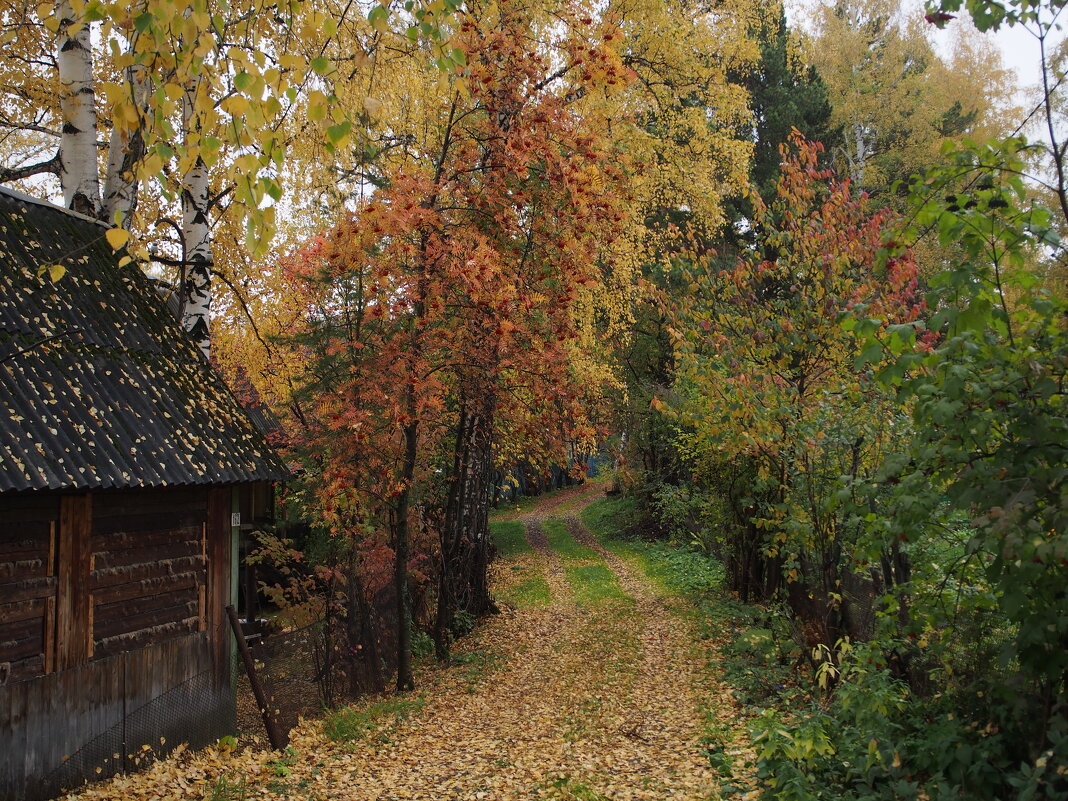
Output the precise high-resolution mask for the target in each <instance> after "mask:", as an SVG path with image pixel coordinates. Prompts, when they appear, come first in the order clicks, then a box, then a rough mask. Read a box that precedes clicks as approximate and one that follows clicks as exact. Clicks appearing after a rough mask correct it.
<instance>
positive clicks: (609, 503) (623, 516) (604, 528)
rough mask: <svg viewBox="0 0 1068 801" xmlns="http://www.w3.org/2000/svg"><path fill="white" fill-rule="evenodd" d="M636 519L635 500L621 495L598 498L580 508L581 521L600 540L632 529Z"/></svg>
mask: <svg viewBox="0 0 1068 801" xmlns="http://www.w3.org/2000/svg"><path fill="white" fill-rule="evenodd" d="M637 521H638V503H637V501H636V500H635V499H634V498H628V497H624V496H622V495H616V496H614V497H608V496H605V497H603V498H598V499H597V500H596V501H594V502H593V503H591V504H589V505H588V506H587V507H586V508H585V509H583V510H582V522H583V523H585V524H586V528H588V529H589V530H590V531H591V532H592V533H593V536H595V537H596V538H597V539H598V540H600V541H602V542H604V541H605V540H612V539H618V538H619V537H620V536H621V535H622V534H624V533H625V532H628V531H632V530H633V529H634V528H635V527H636V524H637Z"/></svg>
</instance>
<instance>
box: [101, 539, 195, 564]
mask: <svg viewBox="0 0 1068 801" xmlns="http://www.w3.org/2000/svg"><path fill="white" fill-rule="evenodd" d="M199 554H200V542H199V541H198V540H195V539H194V540H181V539H174V540H171V541H169V542H162V543H158V544H154V545H152V546H148V547H144V548H127V549H126V550H122V551H106V552H99V551H98V552H95V553H94V554H93V564H94V567H95V569H96V570H102V569H105V568H109V567H123V566H125V565H138V564H153V563H157V562H164V561H167V560H169V559H179V558H181V557H183V556H199Z"/></svg>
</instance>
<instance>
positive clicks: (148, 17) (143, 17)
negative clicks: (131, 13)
mask: <svg viewBox="0 0 1068 801" xmlns="http://www.w3.org/2000/svg"><path fill="white" fill-rule="evenodd" d="M155 21H156V18H155V17H154V16H152V14H151V12H148V11H146V12H145V13H144V14H139V15H138V16H137V17H136V18H135V19H134V23H133V24H134V29H135V30H136V31H137V32H138V33H144V32H145V31H147V30H148V29H149V28H151V27H152V23H153V22H155Z"/></svg>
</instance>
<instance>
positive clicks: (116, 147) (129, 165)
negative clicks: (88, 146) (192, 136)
mask: <svg viewBox="0 0 1068 801" xmlns="http://www.w3.org/2000/svg"><path fill="white" fill-rule="evenodd" d="M126 80H127V83H128V85H129V87H130V91H131V95H132V97H133V100H134V102H135V103H136V104H137V106H138V108H140V109H142V110H143V109H144V108H145V107H146V105H147V98H146V97H145V93H146V87H147V81H146V80H145V68H144V67H140V66H138V67H130V68H129V69H127V70H126ZM144 155H145V140H144V136H143V135H142V132H141V129H140V128H135V129H133V130H127V129H125V128H121V127H120V126H118V125H116V126H115V127H114V128H113V129H112V132H111V142H110V143H109V144H108V170H107V175H106V180H105V182H104V209H103V214H102V216H103V218H104V219H105V220H107V221H108V222H110V223H115V222H117V223H118V224H119V225H121V226H123V227H127V226H128V225H129V219H130V213H131V212H132V211H133V209H134V206H135V205H136V203H137V165H138V163H139V162H140V161H141V159H142V158H143V157H144Z"/></svg>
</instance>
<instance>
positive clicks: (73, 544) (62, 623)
mask: <svg viewBox="0 0 1068 801" xmlns="http://www.w3.org/2000/svg"><path fill="white" fill-rule="evenodd" d="M92 509H93V506H92V497H91V496H90V495H65V496H63V497H62V498H61V499H60V502H59V532H58V534H59V542H58V543H57V545H58V556H59V565H58V568H59V569H58V576H57V578H58V583H57V588H56V626H55V634H56V665H55V667H56V670H66V669H67V668H72V667H76V666H77V665H83V664H85V663H86V662H87V661H89V655H90V654H91V653H92V647H91V646H92V637H93V632H92V628H91V626H92V622H91V619H90V615H89V603H90V600H89V573H90V567H89V560H90V545H89V537H90V534H91V528H92Z"/></svg>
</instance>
